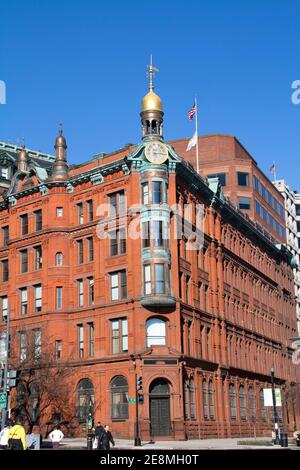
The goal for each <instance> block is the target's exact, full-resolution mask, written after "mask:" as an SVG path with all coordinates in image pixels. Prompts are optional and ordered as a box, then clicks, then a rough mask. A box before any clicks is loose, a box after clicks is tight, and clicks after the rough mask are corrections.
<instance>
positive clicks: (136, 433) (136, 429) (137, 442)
mask: <svg viewBox="0 0 300 470" xmlns="http://www.w3.org/2000/svg"><path fill="white" fill-rule="evenodd" d="M131 359H132V362H133V367H134V381H135V427H134V445H135V447H140V446H141V445H142V442H141V438H140V429H139V394H138V378H137V371H136V361H135V359H134V357H132V358H131Z"/></svg>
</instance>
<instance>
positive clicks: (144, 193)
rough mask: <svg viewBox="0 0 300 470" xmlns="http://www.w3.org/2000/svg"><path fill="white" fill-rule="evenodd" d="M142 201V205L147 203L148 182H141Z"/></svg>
mask: <svg viewBox="0 0 300 470" xmlns="http://www.w3.org/2000/svg"><path fill="white" fill-rule="evenodd" d="M142 203H143V204H144V205H146V204H149V184H148V183H143V184H142Z"/></svg>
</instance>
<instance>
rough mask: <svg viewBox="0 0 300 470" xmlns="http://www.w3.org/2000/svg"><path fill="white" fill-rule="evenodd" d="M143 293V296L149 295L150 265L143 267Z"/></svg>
mask: <svg viewBox="0 0 300 470" xmlns="http://www.w3.org/2000/svg"><path fill="white" fill-rule="evenodd" d="M144 292H145V295H149V294H151V265H150V264H147V265H146V266H144Z"/></svg>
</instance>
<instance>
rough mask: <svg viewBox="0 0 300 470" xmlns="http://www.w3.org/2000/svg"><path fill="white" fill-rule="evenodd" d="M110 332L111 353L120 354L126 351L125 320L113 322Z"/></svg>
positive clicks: (126, 334) (126, 329) (126, 326)
mask: <svg viewBox="0 0 300 470" xmlns="http://www.w3.org/2000/svg"><path fill="white" fill-rule="evenodd" d="M111 330H112V353H113V354H120V353H122V352H126V351H128V325H127V318H121V319H118V320H113V321H112V322H111Z"/></svg>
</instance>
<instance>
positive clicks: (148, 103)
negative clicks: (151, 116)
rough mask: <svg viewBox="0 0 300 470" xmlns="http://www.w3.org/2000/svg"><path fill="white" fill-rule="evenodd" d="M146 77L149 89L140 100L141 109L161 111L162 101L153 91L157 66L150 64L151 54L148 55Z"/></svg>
mask: <svg viewBox="0 0 300 470" xmlns="http://www.w3.org/2000/svg"><path fill="white" fill-rule="evenodd" d="M147 68H148V71H147V77H148V78H149V91H148V93H147V94H146V95H145V96H144V98H143V100H142V111H162V103H161V99H160V97H159V96H158V95H157V94H156V93H154V91H153V90H154V86H153V78H154V77H155V72H158V71H159V70H158V68H157V67H154V65H153V64H152V54H151V55H150V65H147Z"/></svg>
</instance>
